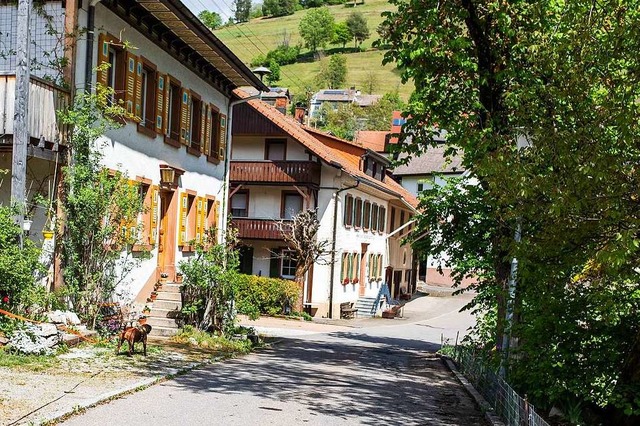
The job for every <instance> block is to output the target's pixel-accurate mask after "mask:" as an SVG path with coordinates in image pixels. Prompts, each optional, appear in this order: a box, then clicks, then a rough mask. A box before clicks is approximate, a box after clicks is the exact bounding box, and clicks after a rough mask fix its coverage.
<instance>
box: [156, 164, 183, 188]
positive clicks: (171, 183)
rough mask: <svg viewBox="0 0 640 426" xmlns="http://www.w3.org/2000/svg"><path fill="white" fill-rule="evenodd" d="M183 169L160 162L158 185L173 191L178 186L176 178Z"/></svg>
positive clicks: (180, 174)
mask: <svg viewBox="0 0 640 426" xmlns="http://www.w3.org/2000/svg"><path fill="white" fill-rule="evenodd" d="M183 173H184V170H182V169H179V168H177V167H172V166H169V165H168V164H160V187H161V188H162V189H166V190H170V191H173V190H174V189H176V188H177V187H178V179H179V178H180V176H182V174H183Z"/></svg>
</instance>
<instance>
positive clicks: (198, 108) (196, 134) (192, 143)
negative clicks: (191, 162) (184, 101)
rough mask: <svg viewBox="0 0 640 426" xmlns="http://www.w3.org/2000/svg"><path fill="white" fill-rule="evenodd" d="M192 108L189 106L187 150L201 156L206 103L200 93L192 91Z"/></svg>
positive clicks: (190, 98) (190, 100)
mask: <svg viewBox="0 0 640 426" xmlns="http://www.w3.org/2000/svg"><path fill="white" fill-rule="evenodd" d="M189 102H190V108H189V114H190V117H189V145H187V152H188V153H189V154H193V155H196V156H198V157H199V156H200V154H201V152H200V148H201V147H200V140H201V138H202V132H203V131H204V129H203V128H202V109H203V107H204V103H203V102H202V98H201V97H200V95H199V94H197V93H196V92H194V91H193V90H192V91H191V94H190V96H189Z"/></svg>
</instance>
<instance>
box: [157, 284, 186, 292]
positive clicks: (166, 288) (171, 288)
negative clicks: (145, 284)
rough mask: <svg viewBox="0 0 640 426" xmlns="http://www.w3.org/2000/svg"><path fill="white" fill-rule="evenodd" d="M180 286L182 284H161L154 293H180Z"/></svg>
mask: <svg viewBox="0 0 640 426" xmlns="http://www.w3.org/2000/svg"><path fill="white" fill-rule="evenodd" d="M180 286H182V284H178V283H164V284H161V285H160V286H159V287H158V288H157V289H156V291H157V292H158V293H160V292H163V293H180Z"/></svg>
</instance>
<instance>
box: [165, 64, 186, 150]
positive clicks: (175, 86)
mask: <svg viewBox="0 0 640 426" xmlns="http://www.w3.org/2000/svg"><path fill="white" fill-rule="evenodd" d="M167 77H168V80H169V81H168V83H169V87H167V99H166V101H167V105H166V108H167V122H166V124H165V125H166V128H167V133H166V134H165V135H164V141H165V142H166V143H168V144H169V145H173V146H175V147H178V148H179V147H180V124H181V123H180V117H181V114H182V84H181V83H180V81H179V80H176V79H175V78H174V77H173V76H171V75H169V74H167ZM164 84H165V85H166V84H167V81H165V82H164ZM176 105H177V107H178V108H177V111H176V108H175V107H176ZM174 124H175V125H176V129H175V132H174ZM174 134H175V137H173V135H174Z"/></svg>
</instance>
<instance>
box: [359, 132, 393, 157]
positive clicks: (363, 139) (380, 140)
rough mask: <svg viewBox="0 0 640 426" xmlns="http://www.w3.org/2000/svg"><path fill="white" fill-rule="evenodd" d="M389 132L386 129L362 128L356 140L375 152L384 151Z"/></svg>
mask: <svg viewBox="0 0 640 426" xmlns="http://www.w3.org/2000/svg"><path fill="white" fill-rule="evenodd" d="M388 134H389V132H388V131H386V130H360V131H358V132H356V137H355V140H354V142H355V143H356V144H358V145H360V146H363V147H365V148H369V149H370V150H372V151H375V152H384V143H385V140H386V138H387V135H388Z"/></svg>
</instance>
